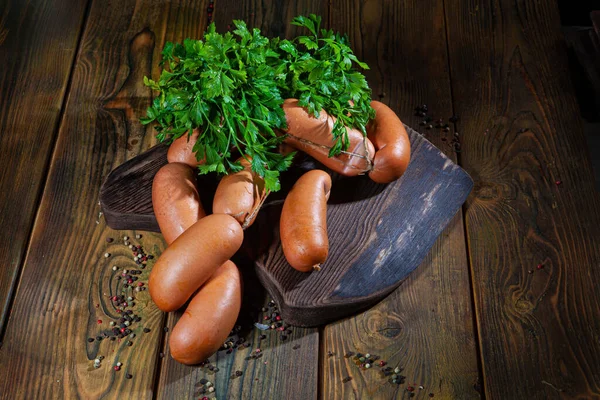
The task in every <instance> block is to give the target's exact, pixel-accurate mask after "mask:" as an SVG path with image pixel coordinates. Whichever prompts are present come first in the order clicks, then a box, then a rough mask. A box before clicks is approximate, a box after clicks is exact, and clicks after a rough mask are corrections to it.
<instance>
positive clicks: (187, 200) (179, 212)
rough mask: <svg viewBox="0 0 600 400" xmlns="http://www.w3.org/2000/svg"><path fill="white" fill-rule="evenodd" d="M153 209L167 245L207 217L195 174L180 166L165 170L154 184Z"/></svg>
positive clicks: (174, 164)
mask: <svg viewBox="0 0 600 400" xmlns="http://www.w3.org/2000/svg"><path fill="white" fill-rule="evenodd" d="M152 208H153V209H154V215H155V216H156V221H157V222H158V226H159V227H160V231H161V232H162V234H163V236H164V238H165V241H166V242H167V244H171V243H172V242H173V241H174V240H175V239H176V238H177V237H178V236H179V235H181V234H182V233H183V232H184V231H185V230H186V229H188V228H189V227H190V226H192V225H193V224H194V223H196V221H198V220H199V219H200V218H202V217H204V216H205V215H206V213H205V212H204V209H203V208H202V204H200V196H199V195H198V190H197V189H196V175H195V173H194V170H193V169H192V168H191V167H190V166H188V165H185V164H181V163H172V164H167V165H165V166H164V167H162V168H161V169H160V170H159V171H158V172H157V173H156V175H155V176H154V181H153V182H152Z"/></svg>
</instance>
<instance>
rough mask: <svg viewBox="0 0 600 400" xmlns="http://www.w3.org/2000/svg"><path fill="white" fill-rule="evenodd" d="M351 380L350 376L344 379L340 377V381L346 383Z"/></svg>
mask: <svg viewBox="0 0 600 400" xmlns="http://www.w3.org/2000/svg"><path fill="white" fill-rule="evenodd" d="M351 380H352V377H351V376H347V377H345V378H344V379H342V382H344V383H346V382H350V381H351Z"/></svg>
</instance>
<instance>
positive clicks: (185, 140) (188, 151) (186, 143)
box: [167, 129, 205, 168]
mask: <svg viewBox="0 0 600 400" xmlns="http://www.w3.org/2000/svg"><path fill="white" fill-rule="evenodd" d="M199 135H200V130H199V129H194V130H193V131H192V134H191V136H189V137H188V135H187V134H184V135H183V136H181V137H180V138H178V139H175V140H174V141H173V143H171V145H170V146H169V150H167V161H168V162H170V163H174V162H178V163H183V164H187V165H189V166H190V167H192V168H196V167H197V166H198V165H200V164H204V161H205V160H204V159H203V160H200V161H198V160H197V159H196V154H195V153H194V150H193V149H194V145H195V144H196V141H197V140H198V136H199Z"/></svg>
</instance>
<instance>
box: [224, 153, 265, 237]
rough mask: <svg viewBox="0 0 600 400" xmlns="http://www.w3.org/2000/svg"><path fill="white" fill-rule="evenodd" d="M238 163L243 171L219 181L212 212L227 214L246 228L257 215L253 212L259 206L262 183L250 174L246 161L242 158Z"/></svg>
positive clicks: (260, 179) (254, 174)
mask: <svg viewBox="0 0 600 400" xmlns="http://www.w3.org/2000/svg"><path fill="white" fill-rule="evenodd" d="M238 161H240V163H241V164H242V166H243V167H244V169H243V170H241V171H240V172H236V173H234V174H229V175H226V176H224V177H223V179H221V182H219V185H218V186H217V191H216V192H215V197H214V199H213V212H214V213H221V214H229V215H231V216H232V217H234V218H235V219H237V220H238V222H239V223H240V224H242V226H243V227H244V228H247V227H248V226H250V225H252V223H253V222H254V219H255V217H256V215H257V213H256V212H254V213H253V211H254V210H255V208H256V207H259V205H260V201H261V193H262V191H263V188H264V181H263V179H262V178H260V176H258V174H256V173H254V172H252V169H251V164H250V162H249V161H248V160H246V159H244V158H243V157H242V158H240V159H239V160H238Z"/></svg>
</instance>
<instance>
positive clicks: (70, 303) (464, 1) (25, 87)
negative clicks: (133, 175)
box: [0, 0, 600, 399]
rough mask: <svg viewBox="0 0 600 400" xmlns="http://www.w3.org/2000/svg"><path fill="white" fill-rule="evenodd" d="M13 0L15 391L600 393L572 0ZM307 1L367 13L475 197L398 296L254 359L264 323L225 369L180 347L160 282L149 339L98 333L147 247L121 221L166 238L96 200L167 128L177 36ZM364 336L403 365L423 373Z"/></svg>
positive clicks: (3, 127)
mask: <svg viewBox="0 0 600 400" xmlns="http://www.w3.org/2000/svg"><path fill="white" fill-rule="evenodd" d="M1 4H2V5H1V7H0V11H1V12H0V59H1V60H2V62H3V63H2V64H3V65H2V69H1V70H0V226H1V227H2V230H1V231H0V232H1V233H0V311H1V312H0V333H1V339H0V340H1V345H0V388H2V389H0V398H2V399H40V398H68V399H72V398H101V397H102V398H120V399H125V398H126V399H144V398H151V397H158V398H174V399H183V398H201V397H202V396H199V395H198V393H197V392H198V391H199V390H200V388H201V387H202V385H201V384H200V382H201V379H203V378H204V379H209V380H211V381H212V382H214V385H215V388H216V390H215V392H214V394H216V396H217V397H218V398H219V399H221V398H254V399H312V398H316V397H318V398H322V399H337V398H353V399H371V398H373V399H390V398H409V397H410V395H411V392H409V391H408V389H409V387H414V392H412V393H413V394H414V398H428V396H431V395H430V393H431V394H432V395H433V396H435V398H442V399H470V398H480V397H487V398H489V399H554V398H581V399H583V398H586V399H587V398H600V311H599V310H600V291H598V287H600V272H599V271H600V270H599V268H598V267H600V201H599V198H598V193H597V192H595V191H594V182H593V177H592V172H591V167H590V163H589V159H588V156H587V151H586V148H585V141H584V137H583V132H582V124H581V121H580V116H579V110H578V107H577V104H576V101H575V98H574V95H573V90H572V87H571V82H570V78H569V73H568V68H567V61H566V58H565V56H566V51H565V44H564V41H563V38H562V35H561V32H560V28H559V25H560V22H559V15H558V11H557V6H556V4H555V2H554V1H553V0H537V1H530V0H514V1H512V0H477V1H476V0H444V1H439V0H398V1H391V0H369V1H355V0H330V1H329V2H324V1H318V0H300V1H295V2H287V3H284V2H277V1H269V0H265V1H262V2H256V1H249V0H237V1H233V0H216V2H215V3H213V4H214V9H212V10H211V7H210V2H209V1H208V0H201V1H191V0H172V1H154V0H138V1H133V0H121V1H118V2H117V1H110V2H106V1H99V0H94V1H92V0H90V1H87V2H86V1H85V0H31V1H18V0H5V1H3V2H2V3H1ZM309 12H312V13H316V14H320V15H322V16H323V18H324V21H326V25H328V26H329V27H331V28H333V29H335V30H339V31H342V32H347V33H348V35H349V38H350V40H351V44H352V46H353V48H354V49H355V51H356V53H357V54H358V55H359V57H360V58H361V59H363V60H364V61H366V62H367V63H368V64H369V65H370V66H371V70H370V71H368V72H367V77H368V80H369V82H370V84H371V87H372V88H373V94H374V97H375V98H379V99H381V100H382V101H384V102H385V103H387V104H389V105H390V106H391V107H392V108H393V109H395V110H396V111H397V112H398V113H399V115H400V116H401V118H402V119H403V121H404V122H406V123H408V124H409V125H411V126H413V127H415V128H420V131H421V132H422V133H424V134H426V136H427V138H429V139H430V140H431V141H432V142H433V143H434V144H436V145H437V146H438V147H439V148H441V149H443V150H444V151H445V152H446V153H447V154H448V155H450V156H451V157H452V158H453V159H454V160H456V161H457V162H458V163H459V164H460V165H461V166H462V167H463V168H465V169H466V170H467V172H468V173H469V174H470V175H471V176H472V177H473V178H474V180H475V189H474V191H473V193H472V195H471V196H470V198H469V199H468V201H467V203H466V204H465V206H464V208H463V210H462V212H460V213H458V214H457V215H456V217H455V218H454V219H453V221H452V223H451V224H450V225H449V226H448V228H447V229H446V230H445V232H444V233H443V234H442V235H441V236H440V238H439V240H438V241H437V243H436V245H435V246H434V248H433V249H432V251H431V252H430V254H429V256H428V257H427V258H426V260H425V261H424V262H423V264H422V265H421V266H420V267H419V269H418V270H417V271H415V273H413V275H412V276H411V277H410V278H409V279H408V280H407V281H405V282H404V283H403V284H402V285H401V286H400V288H399V289H398V290H397V291H395V292H394V293H393V294H392V295H390V296H389V297H388V298H387V299H386V300H384V301H382V302H381V303H380V304H378V305H377V306H376V307H374V308H372V309H371V310H369V311H367V312H364V313H362V314H359V315H357V316H356V317H354V318H349V319H345V320H343V321H339V322H337V323H334V324H331V325H328V326H326V327H324V328H322V329H297V328H295V329H294V330H293V333H292V334H291V335H290V337H289V338H288V339H287V340H286V341H282V340H281V339H280V338H279V336H278V335H275V334H272V335H267V338H266V339H264V340H263V341H261V342H260V347H261V349H262V351H263V354H264V355H263V357H262V358H260V359H257V360H255V359H250V360H248V359H247V357H248V356H249V354H250V352H251V351H253V350H254V349H255V348H256V347H257V346H259V345H258V343H259V340H258V337H259V335H260V334H261V333H262V332H260V331H258V330H257V329H254V330H250V331H248V332H247V334H246V338H247V340H248V341H249V342H251V343H253V346H252V347H251V348H247V349H244V350H236V351H235V352H233V353H231V354H225V353H222V354H221V353H219V354H220V355H219V358H218V360H217V361H215V360H213V364H214V365H216V366H217V367H218V368H219V371H218V372H216V373H214V372H211V371H209V370H208V369H207V368H206V367H205V368H201V367H184V366H182V365H179V364H177V363H176V362H174V361H173V360H172V359H171V358H170V357H169V356H166V357H164V358H163V357H161V356H160V353H161V352H165V351H166V350H165V339H166V337H167V336H168V333H165V332H164V330H163V327H165V326H167V327H171V326H172V325H173V323H174V321H175V320H176V318H177V316H176V315H168V316H167V315H165V314H163V313H161V312H160V311H158V310H157V309H156V308H155V307H154V306H153V305H152V303H151V302H150V301H149V298H148V296H147V292H140V293H139V298H138V299H136V301H137V303H138V304H137V307H138V309H136V312H137V313H138V315H140V316H141V317H142V322H141V323H140V324H138V325H137V328H136V329H138V330H140V329H141V327H142V326H143V327H147V328H150V332H149V333H143V332H141V331H139V333H138V336H137V337H136V338H135V340H134V345H133V346H131V347H129V346H127V345H126V343H125V341H122V342H121V343H117V342H111V341H109V340H104V341H102V342H98V341H96V340H94V342H91V343H90V342H88V341H87V339H88V338H89V337H94V336H96V335H98V334H99V332H100V330H101V327H105V325H106V321H107V320H109V319H110V318H111V316H110V313H111V310H109V307H108V305H109V304H110V301H109V300H108V299H107V297H105V296H104V293H106V290H107V287H108V282H109V280H110V279H109V273H108V272H107V271H111V269H110V266H111V265H112V264H113V263H117V261H118V260H121V261H122V260H125V258H124V257H126V256H127V257H130V256H129V255H128V253H127V251H126V250H125V249H126V248H125V247H123V246H122V245H121V244H120V243H122V239H120V238H121V237H122V236H124V235H127V236H130V237H132V238H133V239H132V241H134V242H136V243H137V242H141V243H142V244H143V245H144V247H145V248H146V249H147V250H148V251H150V252H152V253H153V254H159V253H160V251H161V250H162V249H163V248H164V243H163V241H162V238H161V236H160V235H156V234H146V233H142V234H143V237H142V238H141V239H139V240H137V239H135V235H136V234H137V233H138V232H131V231H128V232H115V231H111V230H110V229H109V228H107V227H106V225H105V223H104V220H103V219H102V218H101V217H100V218H99V216H98V212H99V207H98V192H99V188H100V185H101V183H102V181H103V179H104V178H105V177H106V175H107V174H108V173H109V172H110V171H111V170H112V169H113V168H115V167H116V166H118V165H120V164H121V163H123V162H124V161H125V160H127V159H130V158H131V157H133V156H135V155H136V154H139V153H140V152H142V151H144V150H146V149H147V148H149V147H150V146H151V145H153V144H154V143H155V138H154V137H153V136H154V133H153V131H152V130H151V129H149V128H145V127H143V126H142V125H140V124H139V122H138V121H137V119H138V118H139V117H140V116H142V115H143V114H144V111H145V108H146V107H147V106H148V104H149V103H150V101H151V96H152V94H151V92H150V91H149V90H148V89H146V88H145V87H144V86H143V85H142V83H141V82H142V77H143V76H144V75H152V76H157V75H158V73H159V69H158V61H159V57H160V51H161V49H162V47H163V45H164V43H165V42H166V41H181V40H183V39H184V38H186V37H200V36H201V35H202V32H203V31H204V29H205V27H206V25H207V20H208V18H209V16H212V17H213V18H214V20H215V22H216V23H217V26H218V27H219V29H220V30H221V31H223V30H225V29H227V24H228V23H229V22H230V21H231V20H232V19H234V18H235V19H243V20H246V21H247V22H248V24H249V25H250V26H256V27H260V28H261V29H262V31H263V32H264V33H266V34H268V35H280V36H290V35H293V34H295V32H297V31H296V29H295V27H293V26H291V25H290V24H289V23H288V22H287V21H289V20H290V19H291V18H292V17H293V16H295V15H299V14H307V13H309ZM419 104H427V105H428V107H429V114H431V115H433V116H435V117H436V118H444V119H446V120H447V119H448V118H449V117H450V116H452V115H458V116H460V120H459V121H458V122H456V124H453V126H452V131H451V132H449V133H443V132H440V131H439V130H437V129H431V130H428V129H426V128H425V127H420V126H419V122H420V121H421V119H422V118H419V117H416V116H415V115H414V107H415V106H417V105H419ZM455 130H456V131H458V132H459V138H460V142H461V152H460V153H458V154H457V153H455V152H454V151H453V148H452V147H451V146H450V145H449V142H450V140H449V139H450V138H452V135H453V133H454V131H455ZM107 237H113V238H116V240H115V242H113V243H108V242H107V241H106V238H107ZM107 252H110V253H111V257H109V258H105V257H104V254H105V253H107ZM129 259H130V258H129ZM538 265H540V267H539V269H538V267H537V266H538ZM111 272H112V271H111ZM261 301H262V300H261ZM264 301H265V302H266V301H268V299H267V298H265V299H264ZM107 314H108V315H107ZM102 319H104V320H105V321H104V322H102V323H101V324H99V323H98V321H97V320H102ZM347 352H362V353H363V354H364V353H367V352H370V353H372V354H376V355H378V356H380V357H381V359H382V360H386V361H387V362H388V365H390V366H394V367H395V366H400V367H401V368H403V371H402V372H401V374H402V375H404V376H406V380H405V383H403V384H401V385H393V384H391V383H389V382H387V380H386V379H385V378H382V377H381V376H380V373H379V371H378V369H379V367H378V366H375V367H373V368H372V369H369V370H361V369H359V368H358V367H357V366H356V365H354V363H353V362H352V360H351V358H346V357H345V356H344V355H345V354H346V353H347ZM99 355H102V356H104V357H105V359H104V360H103V361H102V366H101V367H100V368H98V369H94V368H93V360H94V359H95V358H96V357H97V356H99ZM117 361H120V362H122V363H123V367H122V369H121V371H118V372H117V371H114V370H113V368H112V367H113V365H114V363H116V362H117ZM236 370H240V371H243V375H242V376H240V377H237V378H235V379H232V378H231V375H232V374H234V372H235V371H236ZM127 373H129V374H131V375H132V379H127V378H126V374H127ZM349 378H351V379H349ZM420 385H422V387H423V389H421V388H420ZM211 397H214V396H211Z"/></svg>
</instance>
